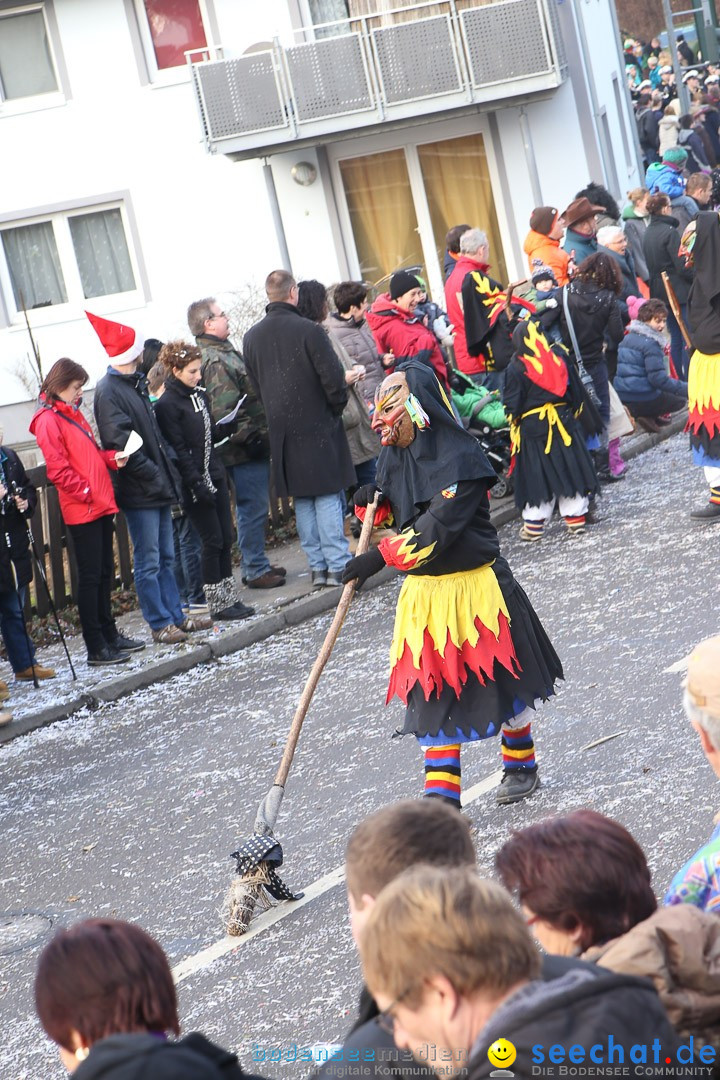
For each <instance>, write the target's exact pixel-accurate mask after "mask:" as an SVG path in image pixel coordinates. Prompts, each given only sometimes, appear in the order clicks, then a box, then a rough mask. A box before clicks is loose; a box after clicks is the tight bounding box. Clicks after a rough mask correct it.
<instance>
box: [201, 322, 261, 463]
mask: <svg viewBox="0 0 720 1080" xmlns="http://www.w3.org/2000/svg"><path fill="white" fill-rule="evenodd" d="M195 341H196V343H197V345H198V348H199V349H200V352H201V353H202V361H203V366H202V377H203V386H204V387H205V390H206V392H207V396H208V401H209V402H210V411H211V412H212V418H213V420H214V421H215V423H216V424H217V423H218V421H219V420H222V418H223V417H224V416H227V415H228V414H229V413H231V412H232V411H233V409H234V408H235V406H236V405H237V403H238V401H239V400H240V399H241V398H244V399H245V400H244V401H243V403H242V405H241V406H240V410H239V412H238V414H237V417H236V418H235V420H234V421H233V422H232V424H228V425H226V424H223V425H222V430H223V434H224V435H225V436H227V441H226V442H223V445H222V446H220V447H218V454H219V455H220V459H221V461H222V462H223V463H224V464H225V465H227V466H229V467H232V466H233V465H246V464H247V463H248V462H249V461H267V459H268V458H269V457H270V439H269V437H268V428H267V420H266V418H265V411H264V409H263V407H262V402H261V401H260V400H259V399H258V396H257V394H256V393H255V388H254V387H253V385H252V383H251V382H250V380H249V379H248V377H247V371H246V370H245V364H244V362H243V358H242V356H241V355H240V353H239V352H238V351H237V349H235V348H234V347H233V345H232V343H231V342H230V341H227V340H225V341H223V340H222V339H221V338H216V337H213V335H212V334H200V335H199V336H198V337H196V338H195Z"/></svg>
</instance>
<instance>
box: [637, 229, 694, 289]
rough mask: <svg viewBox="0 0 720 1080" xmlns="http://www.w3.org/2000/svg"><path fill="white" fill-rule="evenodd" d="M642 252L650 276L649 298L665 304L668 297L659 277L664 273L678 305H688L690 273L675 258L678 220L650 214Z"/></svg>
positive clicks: (683, 261) (682, 261)
mask: <svg viewBox="0 0 720 1080" xmlns="http://www.w3.org/2000/svg"><path fill="white" fill-rule="evenodd" d="M643 250H644V251H645V261H646V263H647V265H648V271H649V273H650V296H652V297H653V299H655V300H662V301H663V302H664V303H667V293H666V292H665V286H664V285H663V280H662V277H661V275H662V272H663V270H665V271H666V272H667V275H668V278H669V279H670V284H671V285H672V287H673V289H674V290H675V295H676V296H677V298H678V303H680V304H685V303H687V299H688V295H689V293H690V286H691V284H692V280H693V274H692V270H688V268H687V267H686V266H685V260H684V259H682V258H681V257H680V256H679V255H678V251H679V250H680V234H679V233H678V231H677V219H676V218H674V217H672V216H671V215H670V214H652V215H651V216H650V224H649V225H648V227H647V230H646V232H645V240H644V241H643Z"/></svg>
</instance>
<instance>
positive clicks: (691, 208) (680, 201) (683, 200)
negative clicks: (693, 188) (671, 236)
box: [670, 195, 700, 236]
mask: <svg viewBox="0 0 720 1080" xmlns="http://www.w3.org/2000/svg"><path fill="white" fill-rule="evenodd" d="M670 207H671V210H672V216H673V217H674V218H675V220H676V221H677V231H678V236H682V234H683V233H684V232H685V229H686V228H687V227H688V225H689V224H690V222H691V221H694V220H695V218H696V217H697V216H698V213H699V211H700V207H699V206H698V204H697V203H696V202H695V200H694V199H693V197H692V196H691V195H680V196H679V197H678V198H676V199H671V201H670Z"/></svg>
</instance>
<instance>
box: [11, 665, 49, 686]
mask: <svg viewBox="0 0 720 1080" xmlns="http://www.w3.org/2000/svg"><path fill="white" fill-rule="evenodd" d="M33 670H34V671H35V678H36V679H54V678H55V669H54V668H51V667H43V666H42V664H35V665H34V667H29V668H25V670H24V671H16V672H15V682H32V681H33Z"/></svg>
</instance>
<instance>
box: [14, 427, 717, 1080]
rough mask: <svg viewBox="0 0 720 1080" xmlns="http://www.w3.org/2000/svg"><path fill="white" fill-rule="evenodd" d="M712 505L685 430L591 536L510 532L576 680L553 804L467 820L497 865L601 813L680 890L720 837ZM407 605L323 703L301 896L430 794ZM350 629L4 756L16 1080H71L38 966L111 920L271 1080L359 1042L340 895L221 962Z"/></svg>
mask: <svg viewBox="0 0 720 1080" xmlns="http://www.w3.org/2000/svg"><path fill="white" fill-rule="evenodd" d="M704 498H705V491H704V488H703V484H702V479H701V474H700V471H699V470H697V469H693V468H692V466H691V464H690V462H689V453H688V450H687V443H686V439H685V437H683V436H677V437H675V438H674V439H672V440H670V441H669V442H668V443H665V444H663V445H661V446H659V447H656V448H655V449H654V450H652V451H650V452H649V453H647V454H645V455H644V456H643V457H641V458H638V459H635V460H634V461H633V462H632V463H631V465H630V470H629V475H628V478H627V479H626V480H625V481H624V482H623V483H622V484H616V485H613V487H612V488H610V489H606V494H605V495H604V497H603V499H602V501H601V504H600V516H601V521H600V522H599V524H597V525H596V526H594V527H593V528H592V530H591V531H589V532H588V534H587V535H586V536H585V537H583V538H579V539H570V538H568V537H567V536H566V535H565V534H564V527H563V526H562V525H561V523H559V522H555V523H554V525H553V526H552V528H551V530H550V533H549V534H548V536H547V537H546V538H545V539H544V540H543V541H542V543H541V544H536V545H525V544H523V543H522V542H520V541H519V539H518V538H517V531H518V525H517V523H513V524H511V525H508V526H505V527H504V528H503V529H502V530H501V541H502V545H503V550H504V552H505V554H506V555H507V557H508V559H509V561H510V563H511V565H512V567H513V569H514V571H515V574H516V576H517V578H518V579H519V581H520V582H521V583H522V584H523V586H524V587H525V589H526V591H527V592H528V594H529V596H530V598H531V600H532V602H533V603H534V605H535V607H536V609H537V611H538V613H539V614H540V616H541V618H542V619H543V621H544V623H545V625H546V627H547V629H548V631H549V633H550V636H551V638H552V639H553V641H554V644H555V646H556V648H557V650H558V652H559V654H560V656H561V658H562V660H563V662H564V665H565V673H566V682H565V684H564V686H563V687H562V689H561V692H560V693H559V694H558V696H557V697H556V698H555V699H554V700H553V701H552V702H550V703H549V704H547V705H545V706H543V707H542V708H541V710H539V713H538V720H537V725H536V740H537V746H538V757H539V762H540V767H541V775H542V787H541V789H540V791H539V792H538V794H537V795H536V796H535V797H534V798H533V799H532V800H530V801H529V802H528V803H525V804H521V805H520V806H516V807H509V808H503V809H500V808H498V807H496V806H495V804H494V797H493V793H492V791H487V792H485V793H483V794H481V795H480V797H479V798H477V799H476V801H474V802H473V803H472V804H471V805H470V807H469V808H468V810H467V813H468V815H469V817H470V820H471V822H472V824H473V826H474V828H475V833H476V839H477V848H478V859H479V863H480V865H481V867H482V868H483V869H485V870H487V871H488V872H489V871H490V868H491V865H492V857H493V853H494V851H495V850H496V848H497V846H498V844H499V843H501V842H502V839H503V837H504V836H505V835H506V834H507V831H508V829H509V828H511V827H516V826H521V825H524V824H528V823H530V822H532V821H535V820H537V819H539V818H542V817H544V816H546V815H548V814H550V813H555V812H562V811H567V810H570V809H574V808H577V807H581V806H590V807H593V808H595V809H598V810H601V811H603V812H605V813H608V814H611V815H613V816H615V817H617V818H618V819H619V820H621V821H622V822H623V823H624V824H626V825H627V826H628V827H629V828H630V829H631V830H632V832H633V833H634V835H635V836H636V838H637V839H638V840H639V841H640V843H642V844H643V846H644V847H645V850H646V852H647V853H648V857H649V860H650V863H651V865H652V868H653V873H654V881H655V885H656V890H657V892H658V893H659V895H662V892H663V890H664V888H665V886H666V885H667V883H668V881H669V880H670V878H671V876H672V873H673V872H674V870H675V869H676V868H677V867H678V866H679V865H680V864H681V863H682V862H683V861H684V860H685V859H686V858H687V857H688V856H689V854H690V853H691V852H692V851H694V850H695V848H696V847H697V846H698V845H699V843H700V842H701V841H702V840H703V839H704V838H705V837H706V836H707V834H708V833H709V831H710V829H711V827H712V817H713V814H714V811H715V809H716V804H717V800H718V789H717V786H716V785H717V782H716V780H715V778H714V777H713V775H712V773H711V771H710V769H709V767H708V766H707V765H706V763H705V761H704V758H703V757H702V754H701V752H700V748H699V745H698V744H697V741H696V739H695V736H694V734H693V733H692V731H691V729H690V727H689V725H688V724H687V722H686V721H685V720H684V718H683V715H682V710H681V707H680V696H681V695H680V680H681V675H680V674H679V673H677V672H675V673H665V669H666V668H668V667H669V666H670V665H673V664H675V663H676V662H678V661H680V660H682V658H683V657H685V656H686V654H687V653H688V652H689V651H690V649H691V648H692V646H693V644H694V643H695V642H696V641H698V640H700V639H701V638H703V637H705V636H707V635H709V634H712V633H715V632H716V631H717V630H718V625H717V617H716V614H715V607H716V576H717V571H716V567H717V555H718V545H719V544H720V526H713V525H696V524H694V523H692V522H691V521H690V519H689V517H688V511H689V509H691V508H692V506H694V505H698V504H699V503H701V502H702V501H703V499H704ZM397 589H398V585H397V584H396V583H393V584H391V585H388V586H385V587H383V588H381V589H378V590H376V591H375V592H373V593H372V594H370V595H368V596H366V597H362V596H361V597H360V598H359V599H358V601H357V602H356V604H355V606H354V608H353V610H352V611H351V614H350V617H349V619H348V622H347V624H346V627H345V629H344V630H343V633H342V636H341V639H340V641H339V643H338V646H337V648H336V651H335V653H334V655H333V658H332V660H331V662H330V664H329V665H328V668H327V669H326V673H325V675H324V677H323V680H322V682H321V685H320V688H319V690H318V692H317V694H316V697H315V700H314V701H313V705H312V709H311V714H310V716H309V718H308V721H307V723H306V727H305V730H304V733H303V736H302V739H301V743H300V747H299V752H298V756H297V758H296V762H295V766H294V768H293V772H292V774H291V778H290V782H289V786H288V789H287V794H286V798H285V802H284V805H283V810H282V814H281V818H280V821H279V824H278V830H277V831H278V836H279V838H280V839H281V841H282V843H283V846H284V849H285V852H286V865H285V868H284V876H285V877H286V879H287V881H288V883H289V884H291V885H292V886H294V887H297V888H302V887H307V886H310V885H312V883H313V882H316V881H317V880H318V879H321V878H323V877H324V875H327V874H328V873H330V872H331V871H333V870H335V869H336V868H339V867H340V866H341V864H342V859H343V850H344V844H345V841H346V838H347V836H348V834H349V832H350V831H351V830H352V828H353V826H354V824H355V823H356V822H358V821H359V820H360V819H361V818H362V817H364V816H365V815H366V814H367V813H368V812H370V811H372V810H374V809H376V808H378V807H380V806H383V805H385V804H386V803H388V802H391V801H392V800H395V799H398V798H402V797H409V796H415V795H419V794H420V792H421V761H420V755H419V751H418V750H417V747H416V746H415V744H414V741H413V740H411V739H402V740H399V739H395V740H392V739H391V738H390V736H391V734H392V731H393V730H394V728H395V727H396V726H397V724H398V723H399V722H400V719H401V707H400V706H399V705H397V703H396V704H395V705H393V706H391V707H390V708H388V709H386V708H385V707H384V704H383V703H384V698H385V686H386V678H387V653H388V645H389V641H390V635H391V629H392V619H393V613H394V607H395V598H396V594H397ZM328 623H329V617H323V618H321V619H318V620H316V621H315V622H312V623H308V624H306V625H304V626H301V627H299V628H298V629H296V630H293V631H288V632H286V633H284V634H282V635H281V636H278V637H276V638H272V639H270V640H269V641H266V642H263V643H261V644H259V645H256V646H253V647H251V648H249V649H247V650H245V651H243V652H241V653H238V654H235V655H233V656H231V657H229V658H227V659H225V660H224V661H223V662H222V663H221V664H219V665H214V666H212V667H201V668H197V669H195V670H193V671H191V672H189V673H187V674H185V675H182V676H178V677H177V678H175V679H173V680H171V681H169V682H166V683H163V684H161V685H158V686H156V687H153V688H150V689H148V690H144V691H141V692H138V693H136V694H134V695H132V696H131V697H129V698H126V699H124V700H123V701H121V702H120V703H118V704H115V705H108V706H105V707H103V708H101V709H99V710H98V711H96V712H94V713H82V714H79V715H76V716H74V717H72V718H70V719H69V720H67V721H64V722H62V723H59V724H56V725H54V726H52V727H50V728H46V729H43V730H41V731H37V732H34V733H33V734H31V735H29V736H27V737H24V738H20V739H17V740H15V741H14V742H12V743H10V744H9V745H7V746H4V747H1V748H0V777H1V782H0V822H1V824H2V827H1V829H0V858H1V860H2V862H1V866H2V871H1V873H0V912H5V913H25V914H19V915H17V914H16V915H12V916H8V915H7V914H6V917H5V918H4V919H3V918H0V1022H1V1024H2V1031H3V1038H2V1041H1V1042H2V1045H1V1046H0V1076H2V1077H3V1080H26V1078H27V1080H29V1078H30V1077H32V1078H33V1080H36V1078H38V1077H42V1078H44V1080H55V1078H60V1077H62V1076H64V1075H65V1073H64V1071H63V1070H62V1068H61V1066H60V1064H59V1061H58V1058H57V1055H56V1053H55V1050H54V1048H53V1047H52V1046H51V1045H50V1044H49V1043H48V1042H47V1041H46V1040H45V1038H44V1036H43V1035H42V1033H41V1031H40V1028H39V1025H38V1024H37V1022H36V1020H35V1018H34V1014H33V1008H32V980H33V972H34V966H35V963H36V959H37V955H38V951H39V949H40V948H41V946H42V943H43V942H44V941H45V940H47V937H48V934H49V933H50V932H51V921H52V923H53V924H58V923H59V924H68V923H71V922H73V921H75V920H77V919H80V918H85V917H88V916H90V915H95V914H108V915H115V916H118V917H122V918H127V919H130V920H133V921H136V922H138V923H140V924H141V925H142V926H144V927H146V928H147V929H148V930H149V931H150V932H151V933H153V934H155V935H156V936H157V937H158V938H159V940H160V941H161V942H162V944H163V946H164V948H165V949H166V951H167V952H168V954H169V956H170V958H171V962H172V963H173V964H174V965H178V964H181V963H183V962H185V961H187V960H188V958H192V957H196V959H195V961H193V963H194V964H195V965H196V968H195V969H194V970H192V971H191V973H189V974H186V975H185V977H184V978H183V979H182V981H181V983H180V999H181V1013H182V1020H183V1025H184V1027H185V1029H186V1030H192V1029H202V1030H203V1031H204V1032H206V1033H207V1034H208V1035H209V1036H211V1037H214V1038H216V1039H217V1040H218V1041H219V1042H221V1043H223V1044H225V1045H228V1046H232V1047H233V1048H235V1049H237V1050H238V1052H239V1053H240V1056H241V1059H242V1060H243V1062H244V1064H245V1065H246V1067H247V1068H248V1069H249V1070H251V1071H258V1072H263V1073H265V1074H267V1075H269V1076H273V1077H277V1078H280V1080H286V1078H287V1080H290V1078H299V1077H304V1076H306V1075H307V1073H308V1071H309V1070H308V1068H307V1066H306V1065H302V1064H292V1063H288V1062H287V1060H284V1061H282V1062H278V1061H277V1060H271V1055H272V1057H273V1058H274V1059H277V1057H278V1048H282V1049H283V1050H284V1054H283V1056H284V1058H287V1056H288V1052H289V1054H290V1056H292V1050H291V1049H290V1048H292V1047H293V1046H309V1045H315V1044H320V1043H326V1042H335V1041H337V1040H338V1039H341V1037H342V1034H343V1032H344V1031H345V1030H346V1029H347V1028H348V1026H349V1022H350V1019H351V1017H352V1015H353V1012H354V1008H355V1000H356V994H357V990H358V987H359V979H360V976H359V968H358V964H357V961H356V959H355V955H354V951H353V946H352V941H351V938H350V934H349V931H348V927H347V917H346V911H345V895H344V887H343V886H342V884H339V885H338V884H335V885H331V886H330V887H327V888H325V889H323V887H322V885H321V886H320V887H319V888H318V890H317V892H318V895H317V896H316V897H315V898H314V899H311V900H310V902H308V903H306V904H304V905H303V906H302V907H299V908H295V907H293V906H292V905H285V907H284V909H283V912H282V914H283V917H282V918H281V919H280V920H279V921H277V922H276V923H275V924H274V925H267V926H266V927H265V928H264V929H262V930H261V932H259V933H257V934H255V936H253V937H252V938H250V939H248V940H247V941H246V942H245V943H244V944H242V945H240V946H239V947H238V948H237V950H235V951H233V952H227V951H226V952H225V953H224V954H223V955H220V956H219V957H218V958H216V959H214V960H212V961H211V960H209V959H208V957H207V956H205V957H203V955H202V953H203V950H205V949H206V948H207V947H208V946H210V945H212V944H213V943H216V942H220V940H221V939H222V938H223V930H222V926H221V923H220V919H219V916H218V910H219V908H220V905H221V902H222V897H223V893H224V891H225V888H226V886H227V885H228V883H229V881H230V878H231V871H232V865H231V862H230V860H229V858H228V853H229V852H230V851H232V850H233V846H234V843H235V841H236V840H239V839H241V838H242V837H243V836H244V835H246V834H248V833H249V832H250V831H251V829H252V823H253V820H254V816H255V810H256V807H257V804H258V802H259V800H260V798H261V797H262V795H263V794H264V793H265V792H266V791H267V789H268V787H269V786H270V784H271V782H272V777H273V774H274V772H275V768H276V766H277V763H278V760H279V755H280V747H281V745H282V743H283V741H284V738H285V734H286V732H287V727H288V724H289V720H290V718H291V716H292V713H293V711H294V707H295V703H296V700H297V697H298V694H299V692H300V689H301V687H302V685H303V682H304V680H305V677H306V674H307V672H308V670H309V668H310V665H311V663H312V660H313V659H314V656H315V653H316V650H317V648H318V646H319V643H320V641H321V640H322V637H323V635H324V633H325V630H326V628H327V625H328ZM618 733H619V734H618ZM615 734H618V737H617V738H614V739H612V740H610V741H607V742H604V743H602V744H601V745H599V746H597V747H595V748H592V749H588V748H587V746H588V744H589V743H591V742H593V741H595V740H596V739H599V738H602V737H603V736H607V735H615ZM498 764H499V748H498V745H497V743H496V742H495V741H493V742H491V743H489V744H486V745H484V746H474V747H469V748H467V749H465V750H464V751H463V765H464V770H465V775H464V784H465V785H466V786H467V787H469V786H471V785H474V784H477V783H478V782H480V781H482V780H483V779H484V778H486V777H488V776H489V775H490V774H492V773H493V772H494V770H495V769H497V767H498ZM33 913H34V914H33ZM50 920H51V921H50ZM261 925H262V924H261ZM218 951H220V950H218ZM198 954H201V955H198ZM191 966H192V965H191ZM184 970H185V972H187V971H188V968H187V967H186V968H185V969H184ZM271 1048H274V1049H271ZM263 1055H264V1056H265V1060H264V1061H263Z"/></svg>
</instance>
